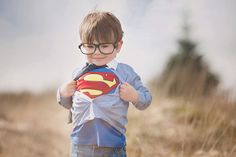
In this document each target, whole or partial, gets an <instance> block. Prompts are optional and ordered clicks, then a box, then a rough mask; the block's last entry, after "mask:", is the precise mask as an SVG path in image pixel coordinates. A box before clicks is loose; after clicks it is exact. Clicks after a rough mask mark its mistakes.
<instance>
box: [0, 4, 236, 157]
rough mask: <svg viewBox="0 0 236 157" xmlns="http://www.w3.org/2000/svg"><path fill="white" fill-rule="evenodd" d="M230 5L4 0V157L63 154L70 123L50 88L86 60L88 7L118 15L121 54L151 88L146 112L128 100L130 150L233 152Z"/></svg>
mask: <svg viewBox="0 0 236 157" xmlns="http://www.w3.org/2000/svg"><path fill="white" fill-rule="evenodd" d="M235 7H236V2H235V1H234V0H198V1H188V0H129V1H125V0H119V1H115V0H110V1H105V0H91V1H82V0H67V1H66V0H51V1H46V0H41V1H35V0H31V1H30V0H21V1H17V0H0V72H1V77H0V92H1V94H0V157H12V156H22V157H31V156H34V157H44V156H45V157H49V156H50V157H52V156H55V157H56V156H62V157H64V156H68V155H69V147H70V143H69V134H70V131H71V126H70V125H67V124H66V121H67V111H66V110H65V109H63V108H62V107H60V106H59V105H57V103H56V90H57V88H58V87H59V86H60V85H61V84H62V83H63V82H65V81H68V80H69V79H71V74H72V72H73V70H74V69H75V68H77V67H82V66H83V64H84V62H85V59H84V56H83V55H82V54H81V53H80V52H79V50H78V49H77V46H78V44H79V43H80V39H79V25H80V23H81V21H82V19H83V17H84V16H85V15H86V14H88V13H89V12H90V11H93V10H104V11H110V12H112V13H114V14H115V15H116V16H117V17H118V18H119V19H120V22H121V24H122V27H123V30H124V38H123V40H124V44H123V47H122V51H121V52H120V54H119V55H118V58H117V60H118V61H119V62H124V63H128V64H130V65H131V66H133V67H134V69H135V71H136V72H137V73H138V74H139V75H140V76H141V77H142V80H143V82H144V84H145V85H147V86H148V87H149V89H150V90H151V92H152V95H153V103H152V105H151V106H150V107H149V108H148V109H147V110H145V111H142V112H141V111H137V110H136V109H135V108H134V107H132V105H130V111H129V124H128V126H127V152H128V155H129V156H131V157H132V156H135V157H139V156H140V157H150V156H157V157H159V156H160V157H162V156H163V157H167V156H177V157H178V156H181V157H203V156H204V157H205V156H215V157H234V156H235V155H236V117H235V111H236V103H235V99H236V73H235V71H236V65H235V64H236V63H235V59H236V53H235V50H236V44H235V43H236V30H235V28H236V19H235V18H234V15H235V13H236V8H235ZM137 119H138V120H137ZM142 128H145V129H142ZM147 128H148V129H147ZM13 149H14V151H12V150H13Z"/></svg>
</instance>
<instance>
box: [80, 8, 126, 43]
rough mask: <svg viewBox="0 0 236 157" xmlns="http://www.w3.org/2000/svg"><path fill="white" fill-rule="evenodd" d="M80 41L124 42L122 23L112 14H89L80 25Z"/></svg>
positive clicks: (97, 12)
mask: <svg viewBox="0 0 236 157" xmlns="http://www.w3.org/2000/svg"><path fill="white" fill-rule="evenodd" d="M79 33H80V39H81V41H82V42H83V43H92V42H93V41H95V40H96V41H98V42H100V43H117V42H119V41H121V40H122V37H123V31H122V28H121V24H120V21H119V20H118V19H117V18H116V17H115V16H114V15H113V14H112V13H110V12H99V11H96V12H92V13H89V14H88V15H87V16H86V17H85V18H84V20H83V21H82V23H81V25H80V32H79Z"/></svg>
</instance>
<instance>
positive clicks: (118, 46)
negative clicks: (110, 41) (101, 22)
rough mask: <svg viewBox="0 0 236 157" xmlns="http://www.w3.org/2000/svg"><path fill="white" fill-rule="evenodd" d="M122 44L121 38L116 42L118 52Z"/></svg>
mask: <svg viewBox="0 0 236 157" xmlns="http://www.w3.org/2000/svg"><path fill="white" fill-rule="evenodd" d="M122 45H123V40H121V41H119V42H118V43H117V52H120V49H121V47H122Z"/></svg>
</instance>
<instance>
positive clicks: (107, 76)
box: [58, 12, 152, 157]
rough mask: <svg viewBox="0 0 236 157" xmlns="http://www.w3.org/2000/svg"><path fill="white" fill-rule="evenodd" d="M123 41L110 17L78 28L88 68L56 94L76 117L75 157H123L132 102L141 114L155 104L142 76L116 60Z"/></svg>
mask: <svg viewBox="0 0 236 157" xmlns="http://www.w3.org/2000/svg"><path fill="white" fill-rule="evenodd" d="M122 37H123V31H122V28H121V24H120V22H119V20H118V19H117V18H116V17H115V16H114V15H113V14H112V13H109V12H92V13H90V14H88V15H87V16H86V17H85V18H84V20H83V22H82V23H81V25H80V39H81V41H82V43H81V44H80V45H79V49H80V51H81V52H82V53H83V54H84V55H85V56H86V59H87V63H86V66H85V67H84V68H83V69H82V70H78V69H77V70H75V72H74V73H73V78H74V80H72V81H69V82H67V83H65V84H64V85H62V86H61V87H60V88H59V90H58V102H59V104H60V105H62V106H64V107H65V108H67V109H70V110H71V112H72V120H73V131H72V133H71V141H72V149H71V157H79V156H83V157H93V156H96V157H102V156H106V157H113V156H114V157H125V156H126V150H125V145H126V139H125V131H126V130H125V125H126V124H127V111H128V106H129V102H131V103H132V104H133V105H134V106H135V107H136V108H138V109H140V110H143V109H145V108H147V107H148V106H149V105H150V103H151V99H152V97H151V95H150V93H149V91H148V90H147V88H145V87H144V86H143V84H142V82H141V80H140V77H139V75H138V74H137V73H135V72H134V70H133V69H132V68H131V67H130V66H129V65H127V64H122V63H118V62H117V61H116V60H115V58H116V55H117V54H118V53H119V51H120V50H121V47H122V44H123V41H122ZM137 129H138V128H137Z"/></svg>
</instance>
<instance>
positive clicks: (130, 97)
mask: <svg viewBox="0 0 236 157" xmlns="http://www.w3.org/2000/svg"><path fill="white" fill-rule="evenodd" d="M120 97H121V99H123V100H125V101H129V102H138V100H139V94H138V92H137V91H136V89H134V87H133V86H131V85H130V84H128V83H127V82H125V83H124V84H122V85H121V86H120Z"/></svg>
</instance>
